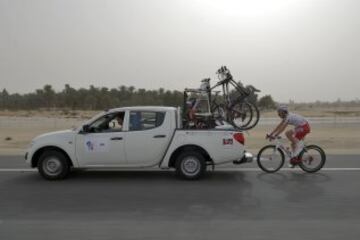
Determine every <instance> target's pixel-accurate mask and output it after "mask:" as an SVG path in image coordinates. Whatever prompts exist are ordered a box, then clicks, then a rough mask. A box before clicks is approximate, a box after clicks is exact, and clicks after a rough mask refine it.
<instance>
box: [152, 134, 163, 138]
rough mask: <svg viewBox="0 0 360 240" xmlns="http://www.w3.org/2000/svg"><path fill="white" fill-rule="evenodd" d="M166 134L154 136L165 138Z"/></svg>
mask: <svg viewBox="0 0 360 240" xmlns="http://www.w3.org/2000/svg"><path fill="white" fill-rule="evenodd" d="M165 137H166V135H155V136H154V137H153V138H165Z"/></svg>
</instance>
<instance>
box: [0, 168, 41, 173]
mask: <svg viewBox="0 0 360 240" xmlns="http://www.w3.org/2000/svg"><path fill="white" fill-rule="evenodd" d="M36 171H37V169H30V168H0V172H36Z"/></svg>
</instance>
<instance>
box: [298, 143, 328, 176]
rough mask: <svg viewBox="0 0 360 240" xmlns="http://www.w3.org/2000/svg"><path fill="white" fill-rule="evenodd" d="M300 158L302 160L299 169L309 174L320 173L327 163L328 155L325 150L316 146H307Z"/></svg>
mask: <svg viewBox="0 0 360 240" xmlns="http://www.w3.org/2000/svg"><path fill="white" fill-rule="evenodd" d="M299 158H300V159H301V162H300V163H299V167H300V168H301V169H302V170H304V171H305V172H308V173H314V172H317V171H319V170H320V169H321V168H322V167H323V166H324V165H325V162H326V155H325V152H324V150H322V149H321V148H320V147H319V146H316V145H309V146H306V147H305V148H304V150H303V151H302V152H301V153H300V154H299ZM314 161H315V163H314ZM312 164H313V165H312Z"/></svg>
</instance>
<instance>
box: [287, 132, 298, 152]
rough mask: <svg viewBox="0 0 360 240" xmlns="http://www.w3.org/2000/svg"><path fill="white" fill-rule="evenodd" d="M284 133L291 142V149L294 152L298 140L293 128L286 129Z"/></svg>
mask: <svg viewBox="0 0 360 240" xmlns="http://www.w3.org/2000/svg"><path fill="white" fill-rule="evenodd" d="M285 135H286V137H287V138H288V139H289V141H290V143H291V150H292V151H293V152H294V150H295V148H296V145H297V143H298V142H299V140H298V139H297V138H296V137H295V131H294V130H293V129H290V130H288V131H286V133H285Z"/></svg>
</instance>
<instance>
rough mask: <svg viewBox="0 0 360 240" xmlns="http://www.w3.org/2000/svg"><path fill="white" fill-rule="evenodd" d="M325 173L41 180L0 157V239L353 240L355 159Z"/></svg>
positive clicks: (104, 174)
mask: <svg viewBox="0 0 360 240" xmlns="http://www.w3.org/2000/svg"><path fill="white" fill-rule="evenodd" d="M325 167H326V169H325V170H324V171H321V172H319V173H316V174H306V173H303V172H301V171H297V170H295V171H290V170H286V169H285V170H284V171H281V172H279V173H276V174H266V173H262V172H261V171H258V170H256V165H255V164H248V165H243V166H237V167H236V168H234V170H233V171H228V170H227V169H229V168H230V166H225V168H226V169H224V168H222V171H215V172H211V173H209V174H207V175H206V176H205V178H204V179H202V180H200V181H192V182H191V181H183V180H179V179H177V178H175V177H174V173H173V172H169V171H162V172H159V171H77V172H74V173H72V174H71V176H70V178H69V179H67V180H64V181H58V182H49V181H45V180H43V179H42V178H41V177H40V176H39V175H38V174H37V173H36V172H27V171H25V172H22V171H21V170H16V169H23V168H25V165H24V163H23V159H22V158H21V157H9V156H2V157H0V239H6V240H10V239H66V240H68V239H96V240H98V239H156V240H158V239H217V240H218V239H277V240H278V239H301V240H304V239H337V240H338V239H359V236H360V157H359V156H355V155H349V156H329V158H328V162H327V164H326V166H325ZM6 169H11V171H6ZM219 170H221V168H219Z"/></svg>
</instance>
